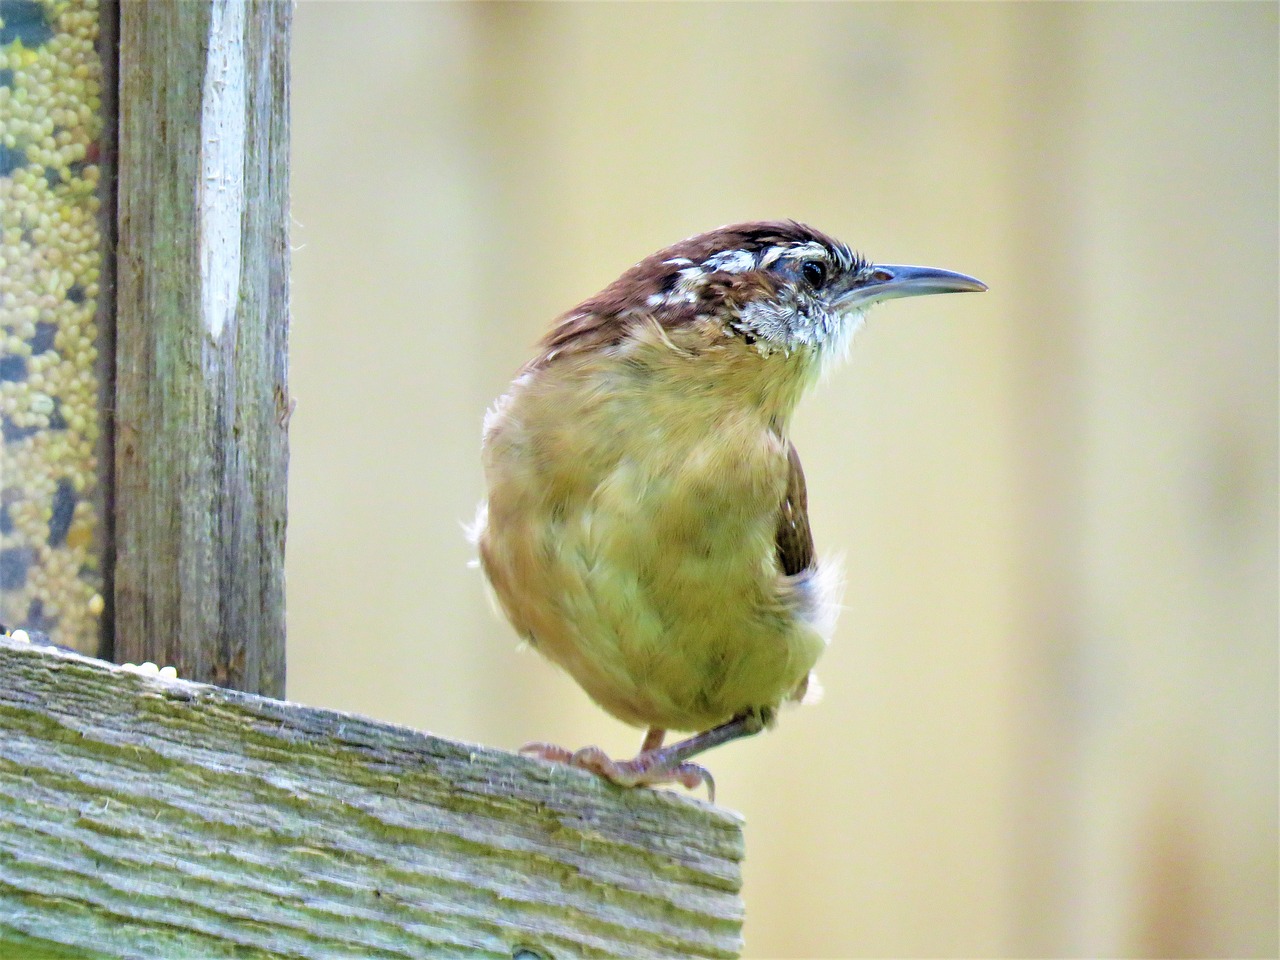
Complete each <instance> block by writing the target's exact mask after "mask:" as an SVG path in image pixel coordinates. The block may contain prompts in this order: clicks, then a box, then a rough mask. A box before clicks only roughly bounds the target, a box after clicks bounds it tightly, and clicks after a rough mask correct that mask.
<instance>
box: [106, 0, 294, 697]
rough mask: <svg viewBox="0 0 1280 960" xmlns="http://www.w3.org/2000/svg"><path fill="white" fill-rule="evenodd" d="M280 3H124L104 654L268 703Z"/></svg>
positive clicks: (278, 401) (275, 533) (281, 519)
mask: <svg viewBox="0 0 1280 960" xmlns="http://www.w3.org/2000/svg"><path fill="white" fill-rule="evenodd" d="M291 13H292V5H291V4H288V3H273V2H250V3H248V4H247V5H244V6H241V5H239V4H236V3H230V2H228V0H214V2H213V3H210V2H203V0H202V2H192V3H174V4H168V3H166V4H150V3H135V2H124V3H121V4H120V24H119V26H120V32H119V36H120V41H119V44H120V100H119V113H120V118H119V130H120V144H119V194H118V208H119V220H118V226H119V246H118V250H117V270H118V279H117V283H118V297H117V305H116V356H117V360H116V398H115V404H116V410H115V413H116V418H115V443H116V451H115V466H116V480H115V510H114V519H115V531H114V532H115V543H116V558H115V631H114V632H115V646H114V655H115V657H116V659H119V660H133V661H135V662H142V661H144V660H152V661H155V662H157V663H166V664H172V665H174V666H176V667H177V668H178V671H179V673H180V674H181V675H182V676H187V677H192V678H195V679H199V680H207V681H212V682H215V683H219V684H222V685H224V686H234V687H238V688H240V689H245V690H251V691H255V692H259V693H266V694H271V695H275V696H279V695H282V694H283V692H284V629H285V628H284V541H285V478H286V471H287V464H288V435H287V413H288V407H289V396H288V385H287V347H288V319H289V290H288V268H289V231H288V197H289V165H288V149H289V124H288V118H289V110H288V89H289V83H288V79H289V75H288V65H289V48H288V38H289V26H290V17H291Z"/></svg>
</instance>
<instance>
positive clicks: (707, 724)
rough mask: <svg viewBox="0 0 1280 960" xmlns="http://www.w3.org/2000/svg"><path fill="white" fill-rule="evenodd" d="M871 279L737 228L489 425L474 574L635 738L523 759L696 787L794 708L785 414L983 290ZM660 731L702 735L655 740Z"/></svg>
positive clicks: (780, 239) (815, 647) (796, 468)
mask: <svg viewBox="0 0 1280 960" xmlns="http://www.w3.org/2000/svg"><path fill="white" fill-rule="evenodd" d="M985 289H986V286H985V285H984V284H982V283H981V282H980V281H978V280H975V279H974V278H972V277H967V276H964V275H963V274H959V273H951V272H950V271H947V270H936V269H933V268H930V267H907V266H885V265H877V264H873V263H871V262H869V261H867V260H865V259H863V258H862V257H860V256H858V255H857V254H855V253H853V252H852V251H851V250H850V249H849V248H848V247H847V246H845V245H844V244H842V243H839V242H838V241H836V240H833V239H832V238H830V237H828V236H826V235H825V234H822V233H820V232H819V231H817V230H815V229H813V228H812V227H807V226H805V225H803V224H800V223H795V222H791V221H780V222H761V223H744V224H737V225H735V226H728V227H721V228H720V229H718V230H712V231H710V232H709V233H704V234H700V235H698V236H695V237H690V238H689V239H688V240H684V241H682V242H680V243H677V244H675V245H674V246H671V247H668V248H667V249H665V250H661V251H659V252H658V253H655V254H653V255H652V256H650V257H647V258H645V259H644V260H641V261H640V262H639V263H637V264H636V265H635V266H633V267H632V268H631V269H630V270H628V271H627V272H626V273H624V274H623V275H622V276H621V277H619V278H618V279H617V280H615V281H614V282H613V283H612V284H610V285H609V286H608V287H606V288H605V289H604V290H603V291H602V292H601V293H599V294H597V295H596V296H594V297H592V298H591V299H589V300H587V301H585V302H584V303H582V304H580V305H578V306H577V307H575V308H574V309H572V310H570V311H569V312H568V313H566V314H565V315H564V316H562V317H561V318H560V320H559V322H558V323H557V324H556V325H555V327H554V328H553V329H552V330H551V332H550V333H549V334H547V336H546V337H545V338H544V339H543V341H542V343H541V352H540V353H539V354H538V355H537V356H536V357H534V359H533V360H531V361H529V363H527V364H526V365H525V366H524V368H523V369H522V370H521V371H520V373H519V375H518V376H517V377H516V379H515V381H514V382H513V383H512V384H511V387H510V389H509V390H508V391H507V393H506V394H505V395H504V396H502V397H501V398H500V399H499V400H498V401H497V403H496V404H495V405H494V407H493V409H492V410H491V411H490V412H489V414H488V416H487V417H486V419H485V426H484V444H483V461H484V472H485V481H486V485H487V487H488V500H487V502H486V503H483V504H481V507H480V511H479V514H478V517H477V522H476V525H475V529H474V535H475V537H476V540H477V542H478V544H479V548H480V560H481V565H482V566H483V568H484V571H485V574H486V575H487V576H488V578H489V582H490V583H491V584H492V585H493V589H494V591H495V592H496V594H497V597H498V601H499V602H500V603H501V605H502V608H503V610H504V611H505V612H506V615H507V617H508V618H509V619H510V620H511V623H512V624H513V625H514V626H515V628H516V630H517V631H519V633H520V634H521V635H522V636H523V637H525V638H526V639H527V640H528V641H529V642H530V643H531V644H532V645H533V646H534V647H535V648H537V649H538V650H540V651H541V652H542V653H543V654H544V655H546V656H547V657H549V658H550V659H551V660H553V661H554V662H555V663H557V664H559V665H560V666H561V667H563V668H564V669H565V670H567V671H568V672H569V674H570V675H571V676H573V678H574V679H575V680H577V681H578V683H579V684H581V685H582V688H583V689H584V690H586V692H587V693H588V694H589V695H590V696H591V698H592V699H594V700H595V701H596V703H598V704H599V705H600V706H601V707H603V708H604V709H605V710H607V711H608V712H609V713H611V714H613V715H614V716H615V717H617V718H619V719H620V720H622V721H624V722H626V723H629V724H633V725H636V726H640V727H645V728H647V730H648V733H647V734H646V735H645V738H644V743H643V745H642V747H641V749H640V753H639V754H638V755H637V756H636V757H635V758H634V759H632V760H627V761H615V760H612V759H610V758H609V757H608V756H606V755H605V754H604V752H603V751H602V750H600V749H599V748H598V747H586V748H584V749H582V750H579V751H577V752H576V753H575V752H570V751H568V750H565V749H563V748H561V747H556V746H552V745H550V744H541V743H535V744H529V745H528V746H526V747H525V748H524V752H526V753H529V754H532V755H535V756H539V757H542V758H544V759H548V760H555V761H560V762H564V763H569V764H572V765H574V766H578V767H582V768H585V769H588V770H593V771H595V772H596V773H599V774H601V775H603V776H604V777H606V778H608V779H609V780H612V781H613V782H615V783H619V784H623V785H627V786H636V785H641V784H645V785H652V784H661V783H682V784H684V785H685V786H687V787H689V788H690V789H692V788H694V787H696V786H698V785H699V784H700V783H706V784H707V787H708V790H709V792H710V793H711V797H712V799H713V800H714V797H715V793H714V791H715V785H714V782H713V781H712V779H711V776H710V774H709V773H708V772H707V771H706V770H705V769H703V768H702V767H700V766H697V765H696V764H693V763H690V762H689V761H690V758H692V757H693V756H695V755H696V754H699V753H701V752H702V751H704V750H707V749H708V748H710V747H714V746H717V745H718V744H722V743H726V742H728V741H730V740H734V739H736V738H739V737H743V736H748V735H750V734H754V733H757V732H759V731H760V730H761V729H763V728H764V727H766V726H768V725H770V724H771V723H772V722H773V719H774V716H775V713H776V711H777V709H778V707H779V705H780V704H781V703H782V702H784V701H787V700H800V699H801V698H803V697H804V694H805V692H806V690H807V689H808V688H809V684H810V671H811V670H812V668H813V665H814V663H815V662H816V661H817V659H818V656H819V655H820V654H821V653H822V651H823V649H824V648H825V646H826V644H827V641H828V639H829V637H830V635H831V631H832V628H833V626H834V622H835V613H836V609H837V606H838V591H839V583H838V581H839V574H838V572H836V571H834V570H833V569H832V568H831V566H830V565H829V564H823V563H821V562H820V561H819V560H818V558H817V556H816V554H815V552H814V546H813V537H812V534H811V532H810V530H809V517H808V510H807V504H806V496H805V482H804V473H803V471H802V470H801V469H800V458H799V457H798V456H797V455H796V450H795V447H793V446H792V445H791V441H790V440H788V439H787V434H788V427H789V424H790V421H791V414H792V411H793V410H794V409H795V406H796V403H797V401H798V400H799V399H800V397H801V395H802V394H803V393H804V392H805V391H806V390H807V389H808V388H809V387H810V386H811V385H812V384H813V383H814V382H815V381H816V380H817V378H818V375H819V373H820V372H821V370H822V369H823V368H824V367H825V366H828V365H829V364H830V362H831V361H833V360H838V359H839V358H841V357H842V356H843V355H844V354H845V352H846V347H847V345H848V343H849V339H850V337H851V336H852V335H853V333H854V331H856V330H857V328H858V327H859V326H860V325H861V322H862V316H863V313H864V311H865V310H866V309H867V308H868V307H869V306H870V305H871V304H873V303H876V302H878V301H881V300H888V299H890V298H893V297H909V296H917V295H920V294H928V293H956V292H962V291H980V290H985ZM668 730H686V731H699V732H697V733H696V734H695V735H694V736H691V737H689V738H687V739H685V740H682V741H680V742H678V743H674V744H671V745H670V746H665V747H664V746H663V739H664V737H665V735H666V731H668Z"/></svg>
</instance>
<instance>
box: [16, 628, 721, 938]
mask: <svg viewBox="0 0 1280 960" xmlns="http://www.w3.org/2000/svg"><path fill="white" fill-rule="evenodd" d="M742 852H743V837H742V823H741V820H740V819H739V818H738V817H737V816H736V815H734V814H732V813H729V812H727V811H724V810H721V809H718V808H716V807H713V806H711V805H709V804H706V803H703V802H701V801H699V800H696V799H692V798H689V797H686V796H681V795H677V794H674V793H669V792H661V791H651V790H623V789H619V788H617V787H613V786H611V785H609V784H606V783H604V782H603V781H601V780H600V779H598V778H597V777H594V776H591V775H588V774H584V773H582V772H580V771H575V770H570V769H568V768H563V767H555V766H551V765H548V764H544V763H542V762H539V761H534V760H529V759H526V758H522V757H519V756H516V755H513V754H509V753H504V752H501V751H498V750H493V749H488V748H484V747H478V746H471V745H467V744H462V743H455V742H452V741H448V740H442V739H440V738H437V737H432V736H428V735H426V734H421V733H417V732H414V731H412V730H408V729H405V728H403V727H398V726H393V725H391V724H384V723H377V722H374V721H372V720H368V719H364V718H362V717H357V716H352V715H350V714H345V713H339V712H335V711H328V710H318V709H314V708H311V707H304V706H301V705H298V704H292V703H286V702H282V701H279V700H271V699H267V698H264V697H258V696H254V695H252V694H244V693H239V692H236V691H232V690H227V689H223V688H220V687H213V686H206V685H203V684H196V683H190V682H187V681H183V680H165V679H162V678H158V677H154V676H145V675H141V674H138V673H135V672H132V671H129V670H126V669H124V668H122V667H116V666H113V665H111V664H107V663H104V662H102V661H98V660H92V659H88V658H84V657H79V656H76V655H73V654H64V653H61V652H59V651H56V650H53V649H49V648H41V647H34V646H32V645H30V644H23V643H18V642H16V641H13V640H10V639H5V638H0V956H8V955H10V953H11V954H12V955H14V956H40V955H41V954H40V953H39V952H36V953H29V952H28V953H24V952H22V951H23V950H25V949H27V948H25V947H21V946H19V945H18V943H19V942H25V943H27V944H30V943H32V942H35V941H38V940H44V941H49V942H51V943H56V944H62V945H66V946H70V947H80V948H84V949H86V950H91V951H93V952H94V954H95V955H101V956H105V957H125V956H128V957H163V958H167V960H176V958H181V957H201V958H212V957H238V958H244V957H269V956H289V957H314V958H324V960H332V958H337V957H366V958H367V957H385V958H393V957H403V958H410V957H412V958H422V957H432V958H446V957H485V958H511V957H513V956H515V955H517V954H518V952H519V951H520V950H521V949H522V948H523V949H526V950H529V951H531V952H532V955H533V956H539V957H543V958H547V960H551V958H569V957H618V958H624V957H735V956H737V955H738V953H739V950H740V947H741V939H740V938H741V925H742V918H743V908H742V901H741V898H740V896H739V887H740V865H741V859H742ZM6 938H7V941H6ZM18 938H31V939H24V940H22V941H19V939H18ZM6 942H8V943H9V944H10V945H11V947H12V949H11V950H10V953H6V949H8V948H6V947H5V944H6Z"/></svg>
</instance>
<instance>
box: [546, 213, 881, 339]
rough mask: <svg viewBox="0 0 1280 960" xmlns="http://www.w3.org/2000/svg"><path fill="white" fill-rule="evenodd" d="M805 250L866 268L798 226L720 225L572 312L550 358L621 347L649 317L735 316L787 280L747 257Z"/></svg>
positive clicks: (556, 332)
mask: <svg viewBox="0 0 1280 960" xmlns="http://www.w3.org/2000/svg"><path fill="white" fill-rule="evenodd" d="M805 244H815V245H818V246H820V247H822V248H823V249H824V250H825V251H827V255H828V256H829V258H830V259H831V260H832V261H833V262H835V263H837V264H839V265H840V266H841V267H842V268H844V269H850V268H851V267H853V266H854V265H856V264H857V263H858V262H859V258H858V257H857V256H856V255H855V254H853V253H852V252H851V251H850V250H849V248H848V247H847V246H845V245H844V244H843V243H840V242H839V241H838V240H835V239H833V238H832V237H830V236H828V235H827V234H825V233H823V232H821V231H820V230H816V229H814V228H813V227H810V226H807V225H805V224H803V223H797V222H795V221H794V220H764V221H756V222H752V223H737V224H732V225H730V226H725V227H720V228H718V229H715V230H710V231H708V232H706V233H700V234H698V235H696V236H693V237H689V238H688V239H686V240H681V241H680V242H679V243H676V244H673V245H671V246H669V247H666V248H665V249H662V250H659V251H658V252H656V253H653V254H651V255H649V256H648V257H645V258H644V259H643V260H641V261H640V262H639V263H637V264H636V265H635V266H633V267H631V268H630V269H629V270H627V271H626V272H625V273H623V274H622V275H621V276H620V277H618V279H617V280H615V281H614V282H613V283H611V284H609V286H607V287H605V289H604V290H602V291H601V292H600V293H598V294H596V295H595V296H594V297H591V298H589V299H587V300H584V301H583V302H582V303H580V304H578V306H576V307H574V308H573V309H572V310H569V311H567V312H566V313H565V314H564V315H563V316H561V318H560V319H559V320H558V321H557V323H556V324H555V326H554V327H553V328H552V329H551V331H550V332H549V333H548V334H547V335H546V337H544V338H543V340H542V343H541V347H542V348H543V351H544V353H543V356H544V357H550V356H553V355H555V354H558V353H564V352H573V351H576V350H581V349H595V348H599V347H604V346H608V345H610V344H616V343H619V342H621V341H622V339H623V338H624V336H625V335H626V331H627V329H628V328H629V326H630V325H631V324H632V323H634V321H635V319H636V318H637V317H639V316H642V315H647V316H652V317H653V318H654V319H656V320H657V321H658V322H659V323H661V324H662V325H663V326H668V327H670V326H678V325H681V324H688V323H692V322H694V321H695V320H697V319H698V318H699V317H705V316H708V315H715V314H718V313H720V312H722V311H725V312H728V313H729V314H732V313H735V312H736V311H737V310H740V309H741V307H742V306H744V305H745V304H747V303H749V302H751V301H753V300H765V299H768V298H770V297H775V296H777V295H778V293H779V291H780V288H781V287H782V286H783V285H784V284H785V283H786V280H785V278H783V277H781V276H779V275H777V274H774V273H772V272H770V271H769V270H766V269H758V268H755V267H754V266H753V267H751V268H749V269H742V268H741V264H742V263H744V262H746V260H745V258H746V257H750V258H752V259H753V260H755V261H757V262H758V261H759V259H760V257H761V255H762V254H763V253H765V252H766V251H768V250H769V249H770V248H778V247H793V246H800V245H805ZM738 253H741V254H742V259H738V258H737V254H738ZM735 264H736V266H737V268H736V269H735ZM691 281H696V282H691ZM726 319H728V318H726Z"/></svg>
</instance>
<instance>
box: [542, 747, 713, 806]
mask: <svg viewBox="0 0 1280 960" xmlns="http://www.w3.org/2000/svg"><path fill="white" fill-rule="evenodd" d="M520 754H521V755H522V756H526V757H536V758H537V759H539V760H546V761H548V762H550V763H563V764H565V765H566V766H570V767H577V768H578V769H579V770H586V771H589V772H590V773H594V774H596V775H597V776H600V777H603V778H604V779H606V780H608V781H609V782H610V783H616V784H617V785H618V786H620V787H656V786H661V785H662V784H667V783H678V784H680V785H681V786H683V787H685V788H687V789H689V790H696V789H698V787H700V786H702V785H703V784H706V786H707V798H708V799H709V800H710V801H711V802H712V803H715V802H716V782H715V779H714V778H713V777H712V776H711V772H710V771H709V770H707V769H706V768H705V767H701V766H699V765H698V764H696V763H687V762H686V763H678V764H676V765H675V766H666V765H664V764H663V763H661V760H662V757H661V756H659V755H656V751H642V752H641V753H640V754H639V755H637V756H636V757H635V759H633V760H614V759H612V758H611V757H610V756H609V755H608V754H606V753H605V752H604V751H603V750H601V749H600V748H599V747H583V748H582V749H581V750H578V751H577V752H576V753H575V752H572V751H569V750H566V749H565V748H564V747H558V746H556V745H555V744H551V743H526V744H525V745H524V746H523V747H521V748H520Z"/></svg>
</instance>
